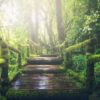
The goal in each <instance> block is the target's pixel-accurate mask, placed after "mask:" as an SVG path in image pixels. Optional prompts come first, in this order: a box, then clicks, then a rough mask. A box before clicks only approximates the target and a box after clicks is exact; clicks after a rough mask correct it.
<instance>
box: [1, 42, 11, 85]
mask: <svg viewBox="0 0 100 100" xmlns="http://www.w3.org/2000/svg"><path fill="white" fill-rule="evenodd" d="M1 47H2V49H1V50H2V58H3V59H5V63H4V64H3V65H2V72H1V79H2V83H3V85H5V84H6V83H8V82H9V78H8V68H9V62H8V47H7V45H6V44H5V43H4V42H2V45H1Z"/></svg>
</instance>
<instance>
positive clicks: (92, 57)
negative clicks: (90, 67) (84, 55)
mask: <svg viewBox="0 0 100 100" xmlns="http://www.w3.org/2000/svg"><path fill="white" fill-rule="evenodd" d="M88 60H89V61H91V62H95V63H96V62H99V61H100V54H97V55H90V56H89V57H88Z"/></svg>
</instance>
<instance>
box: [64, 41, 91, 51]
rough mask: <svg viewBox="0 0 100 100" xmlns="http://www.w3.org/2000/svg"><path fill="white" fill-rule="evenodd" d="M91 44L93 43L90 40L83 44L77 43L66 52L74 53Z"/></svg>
mask: <svg viewBox="0 0 100 100" xmlns="http://www.w3.org/2000/svg"><path fill="white" fill-rule="evenodd" d="M90 42H91V39H88V40H85V41H83V42H80V43H77V44H75V45H72V46H70V47H68V48H66V49H65V52H67V53H68V52H72V51H74V50H77V49H80V48H81V47H84V46H86V45H88V44H89V43H90Z"/></svg>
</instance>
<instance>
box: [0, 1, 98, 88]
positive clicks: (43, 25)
mask: <svg viewBox="0 0 100 100" xmlns="http://www.w3.org/2000/svg"><path fill="white" fill-rule="evenodd" d="M92 39H94V42H92V44H91V43H90V41H91V40H92ZM2 45H7V48H8V49H9V48H10V49H9V50H8V53H7V55H6V56H7V57H4V54H3V50H2ZM91 47H93V50H92V51H91V52H88V51H89V50H90V49H91ZM13 51H14V52H13ZM16 52H17V53H16ZM19 52H20V53H21V58H20V53H19ZM41 54H57V55H59V56H60V57H61V58H62V59H63V64H62V66H63V67H64V68H65V69H64V70H65V71H66V75H69V76H71V77H72V78H73V79H75V81H76V84H78V85H79V86H80V87H81V86H84V84H85V81H84V80H85V78H86V67H87V63H88V61H87V58H88V55H90V56H89V57H90V58H89V60H91V61H92V62H93V61H97V60H98V62H96V63H95V67H94V72H95V84H96V85H95V86H97V87H98V85H99V84H100V0H27V1H26V0H0V67H1V66H2V64H3V63H5V59H6V60H8V63H9V70H8V72H9V74H8V76H9V80H12V79H13V77H14V76H15V75H16V74H17V73H21V66H22V65H24V64H26V60H27V58H28V57H29V56H30V57H35V56H39V55H41ZM18 57H19V60H20V59H21V60H22V61H21V62H20V61H19V64H18ZM91 61H89V62H91ZM0 73H1V68H0ZM0 80H1V78H0Z"/></svg>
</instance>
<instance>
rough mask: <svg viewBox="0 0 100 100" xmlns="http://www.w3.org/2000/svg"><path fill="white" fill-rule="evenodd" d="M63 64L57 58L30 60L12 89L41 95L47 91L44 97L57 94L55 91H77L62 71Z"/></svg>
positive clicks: (44, 57) (47, 57)
mask: <svg viewBox="0 0 100 100" xmlns="http://www.w3.org/2000/svg"><path fill="white" fill-rule="evenodd" d="M61 63H62V60H61V59H60V58H59V57H57V56H54V57H53V56H42V57H36V58H33V59H32V58H31V59H28V61H27V65H26V66H25V67H24V68H23V71H22V74H21V75H20V77H18V79H16V81H14V82H13V83H12V89H13V90H16V91H19V90H23V91H31V92H32V91H39V92H41V93H42V92H43V91H45V94H44V95H47V94H48V93H49V94H53V92H54V93H56V92H55V91H60V92H64V91H67V92H72V91H75V90H77V86H75V83H74V81H72V80H71V79H70V78H69V77H67V76H66V75H65V73H64V72H63V70H62V69H61V67H60V64H61ZM31 92H30V93H31ZM41 93H40V94H41ZM14 99H15V98H14ZM24 99H25V98H24ZM9 100H11V99H9ZM18 100H19V99H18ZM21 100H22V99H21ZM53 100H54V99H53ZM68 100H69V99H68ZM72 100H75V98H73V99H72ZM77 100H78V99H77ZM79 100H81V99H79ZM82 100H83V99H82Z"/></svg>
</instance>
